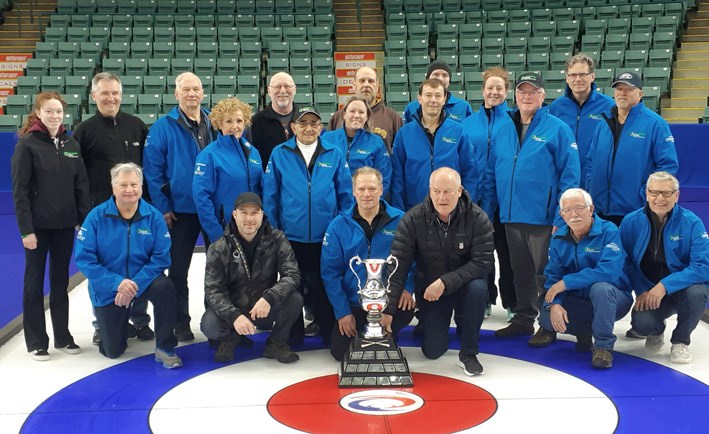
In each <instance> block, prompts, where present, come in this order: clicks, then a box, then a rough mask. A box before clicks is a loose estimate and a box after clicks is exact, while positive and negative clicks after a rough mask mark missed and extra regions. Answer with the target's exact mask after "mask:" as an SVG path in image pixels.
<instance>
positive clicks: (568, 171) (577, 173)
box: [554, 124, 581, 227]
mask: <svg viewBox="0 0 709 434" xmlns="http://www.w3.org/2000/svg"><path fill="white" fill-rule="evenodd" d="M557 146H558V147H557V153H556V162H555V163H556V170H557V173H559V174H560V176H559V191H558V194H557V197H556V212H555V217H554V226H556V227H561V226H563V225H564V219H563V218H561V214H559V200H561V195H562V194H563V193H564V192H565V191H566V190H568V189H570V188H577V187H578V186H579V178H580V177H581V163H580V162H579V151H578V146H577V145H576V139H575V138H574V135H573V133H572V132H571V129H570V128H569V127H568V126H567V125H566V124H564V125H562V128H560V129H559V142H558V145H557Z"/></svg>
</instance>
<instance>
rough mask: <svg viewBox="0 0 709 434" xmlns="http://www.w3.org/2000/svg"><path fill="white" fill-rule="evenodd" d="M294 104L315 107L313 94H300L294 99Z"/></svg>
mask: <svg viewBox="0 0 709 434" xmlns="http://www.w3.org/2000/svg"><path fill="white" fill-rule="evenodd" d="M293 102H294V103H296V104H297V105H300V106H310V105H313V94H312V93H310V92H298V93H296V94H295V96H294V97H293Z"/></svg>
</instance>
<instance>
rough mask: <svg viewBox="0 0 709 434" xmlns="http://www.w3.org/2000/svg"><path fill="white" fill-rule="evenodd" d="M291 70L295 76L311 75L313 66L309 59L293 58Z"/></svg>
mask: <svg viewBox="0 0 709 434" xmlns="http://www.w3.org/2000/svg"><path fill="white" fill-rule="evenodd" d="M290 68H291V71H292V72H293V73H294V74H309V73H310V72H311V70H312V64H311V62H310V58H309V57H292V58H291V59H290Z"/></svg>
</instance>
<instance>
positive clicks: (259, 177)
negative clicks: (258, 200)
mask: <svg viewBox="0 0 709 434" xmlns="http://www.w3.org/2000/svg"><path fill="white" fill-rule="evenodd" d="M249 160H254V161H258V164H251V161H247V163H246V167H248V168H249V170H251V171H252V172H251V177H250V180H251V181H250V185H249V187H250V188H251V191H252V192H254V193H256V194H258V195H259V197H263V164H262V160H261V154H260V153H259V151H258V149H256V147H255V146H252V147H251V155H249Z"/></svg>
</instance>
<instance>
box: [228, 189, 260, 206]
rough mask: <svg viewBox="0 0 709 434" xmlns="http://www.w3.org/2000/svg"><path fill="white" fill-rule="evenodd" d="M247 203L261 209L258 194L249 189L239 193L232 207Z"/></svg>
mask: <svg viewBox="0 0 709 434" xmlns="http://www.w3.org/2000/svg"><path fill="white" fill-rule="evenodd" d="M249 204H253V205H258V207H259V208H261V209H263V203H262V202H261V198H260V197H258V194H256V193H251V192H249V191H247V192H244V193H241V194H240V195H239V197H237V198H236V200H235V201H234V209H237V208H238V207H240V206H241V205H249Z"/></svg>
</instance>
